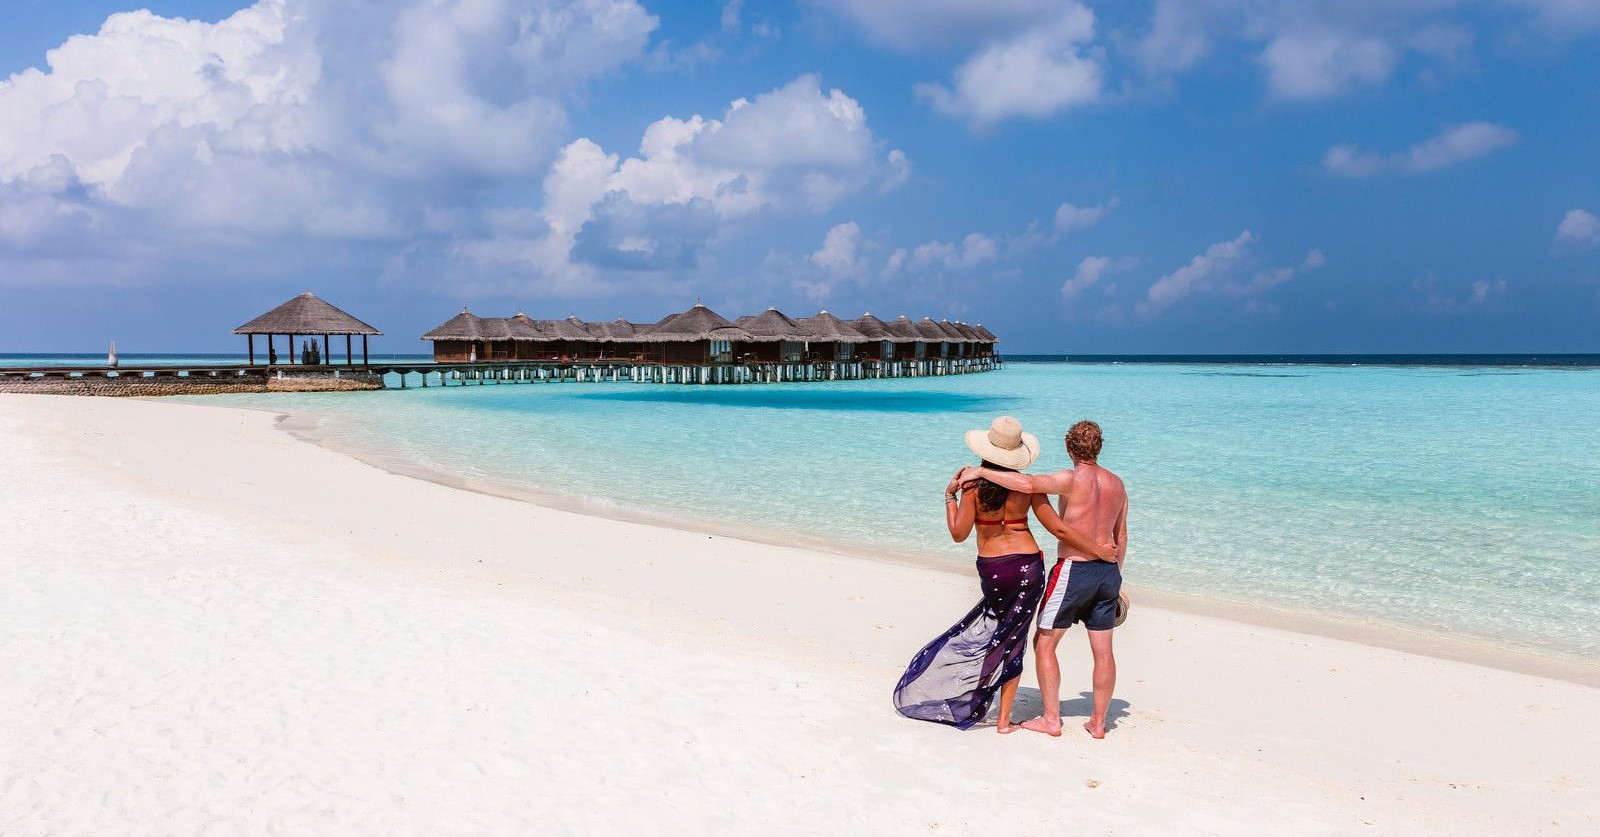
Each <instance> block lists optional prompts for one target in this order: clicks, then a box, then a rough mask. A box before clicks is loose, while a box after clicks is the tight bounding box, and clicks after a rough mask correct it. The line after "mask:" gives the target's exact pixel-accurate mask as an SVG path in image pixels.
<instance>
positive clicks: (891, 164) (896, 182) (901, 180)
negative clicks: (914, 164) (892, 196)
mask: <svg viewBox="0 0 1600 837" xmlns="http://www.w3.org/2000/svg"><path fill="white" fill-rule="evenodd" d="M887 162H888V169H887V171H886V173H885V174H884V178H883V185H882V186H879V187H878V194H880V195H882V194H886V193H888V192H892V191H894V190H895V189H898V188H900V187H901V186H904V185H906V181H908V180H910V179H911V161H910V160H908V159H906V153H905V152H904V151H901V150H900V149H898V148H896V149H892V150H891V151H890V152H889V157H888V161H887Z"/></svg>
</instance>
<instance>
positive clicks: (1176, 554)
mask: <svg viewBox="0 0 1600 837" xmlns="http://www.w3.org/2000/svg"><path fill="white" fill-rule="evenodd" d="M1125 360H1126V359H1125ZM1136 360H1141V361H1143V362H1115V361H1114V360H1107V359H1097V360H1092V361H1086V362H1038V363H1015V362H1014V363H1011V364H1009V365H1008V366H1007V367H1006V368H1005V369H1004V370H1002V371H999V372H993V373H987V374H979V375H962V376H954V377H947V378H923V379H902V380H889V381H859V382H839V383H826V384H782V385H755V386H744V387H682V386H671V385H647V384H628V383H620V384H587V383H586V384H563V385H552V384H520V385H513V384H501V385H494V384H489V385H485V386H466V387H453V386H452V387H449V388H444V389H441V388H438V387H431V388H429V389H417V388H412V389H410V390H407V391H394V390H390V391H384V392H373V393H317V394H263V395H238V396H213V397H207V398H204V399H203V400H204V401H205V402H206V403H230V404H239V405H243V406H250V407H257V408H266V409H277V410H284V411H294V412H308V413H315V414H317V415H318V416H319V417H320V420H321V421H320V427H319V431H318V432H319V433H320V434H321V435H322V436H324V437H325V438H326V440H327V441H328V442H329V443H330V444H332V445H334V446H337V447H342V448H346V449H353V450H359V451H364V452H368V453H371V454H375V455H382V456H386V457H391V458H395V459H398V460H400V461H402V462H406V463H410V464H412V465H414V466H418V467H422V468H426V469H429V470H431V471H435V472H439V473H443V474H448V475H452V476H455V477H458V478H461V479H465V480H468V481H471V482H477V483H481V484H487V485H493V486H499V487H503V488H506V489H511V490H526V491H529V492H538V493H549V492H554V493H556V494H560V495H564V496H565V497H567V498H572V499H573V500H574V501H577V502H582V503H583V504H585V505H587V506H588V507H591V508H598V509H602V510H606V511H612V512H615V513H620V514H630V515H636V516H643V517H649V518H656V519H664V520H668V521H670V522H673V523H675V524H677V525H682V526H689V527H695V526H707V527H711V528H714V529H718V530H722V531H750V532H755V533H758V534H760V535H761V536H763V537H776V538H780V539H781V538H785V537H797V538H801V539H805V540H807V541H812V542H822V543H826V544H831V545H835V546H838V547H840V548H842V549H847V550H850V551H855V552H869V553H880V554H883V555H885V556H892V557H905V556H918V557H921V558H927V559H932V560H937V561H943V562H949V563H950V564H951V565H952V566H965V564H966V562H968V561H970V560H971V558H972V555H973V546H972V544H971V543H968V544H961V545H958V544H952V543H950V540H949V537H948V535H947V534H946V533H945V530H944V512H943V494H942V492H943V488H944V486H945V483H946V481H947V480H948V479H949V477H950V476H951V474H952V473H954V471H955V470H956V469H957V468H959V467H961V466H963V465H967V464H970V463H972V462H973V461H974V457H973V456H972V454H971V453H970V452H969V451H968V450H967V449H966V447H965V446H964V445H963V443H962V433H963V432H964V431H965V430H967V429H969V428H975V427H984V426H987V424H988V423H989V421H990V420H991V419H992V418H994V417H995V416H997V415H1002V414H1009V415H1013V416H1016V417H1017V418H1019V419H1020V420H1021V421H1022V423H1023V425H1024V426H1025V427H1026V428H1027V429H1028V430H1030V431H1031V432H1034V433H1036V434H1038V435H1039V436H1040V438H1041V440H1042V442H1043V448H1044V454H1043V456H1041V458H1040V461H1039V463H1038V464H1037V466H1036V470H1054V469H1059V468H1065V467H1068V466H1069V464H1070V463H1069V461H1068V459H1067V456H1066V453H1065V450H1064V447H1063V445H1062V434H1063V433H1064V432H1065V430H1066V429H1067V427H1068V426H1070V425H1071V424H1072V423H1073V422H1074V421H1076V420H1078V419H1080V418H1092V419H1094V420H1096V421H1098V422H1099V423H1100V424H1101V426H1102V427H1103V428H1104V431H1105V437H1106V443H1105V450H1104V452H1103V454H1102V456H1101V463H1102V464H1103V465H1105V466H1106V467H1109V468H1111V469H1112V470H1114V471H1116V472H1117V473H1119V474H1121V475H1122V477H1123V478H1124V480H1125V481H1126V483H1127V486H1128V489H1129V494H1130V496H1131V505H1132V510H1131V514H1130V523H1129V531H1130V538H1129V540H1130V554H1129V560H1128V567H1127V574H1128V579H1129V581H1130V582H1131V583H1134V584H1137V585H1140V586H1143V587H1147V588H1154V589H1158V590H1164V591H1170V592H1175V593H1183V594H1191V595H1197V596H1202V597H1206V598H1209V599H1215V600H1222V601H1228V602H1236V603H1241V604H1246V605H1255V606H1262V607H1267V608H1273V609H1277V610H1281V611H1290V612H1294V613H1304V614H1309V615H1313V616H1317V617H1320V618H1323V619H1331V620H1336V621H1339V622H1343V623H1351V624H1359V625H1362V626H1378V627H1397V628H1402V629H1407V630H1410V631H1416V632H1420V633H1423V634H1429V635H1437V636H1447V637H1452V638H1456V639H1463V640H1467V641H1470V642H1475V643H1480V644H1485V645H1492V646H1495V647H1499V648H1504V649H1511V650H1520V651H1528V652H1533V653H1539V654H1545V655H1550V656H1556V657H1564V658H1571V659H1579V660H1584V661H1588V662H1596V661H1600V369H1596V368H1594V360H1593V358H1592V356H1591V358H1590V360H1589V362H1587V363H1583V362H1574V361H1571V360H1566V361H1564V362H1563V361H1562V360H1561V359H1557V360H1554V361H1552V360H1551V359H1549V358H1545V359H1540V360H1539V361H1537V362H1530V361H1529V360H1528V359H1527V358H1525V357H1523V358H1512V359H1509V360H1502V361H1501V362H1500V363H1498V364H1493V365H1491V364H1492V362H1493V361H1492V359H1484V358H1480V359H1476V360H1475V361H1474V360H1472V359H1462V358H1447V359H1444V360H1434V361H1433V363H1434V364H1447V365H1428V362H1427V361H1425V360H1421V359H1419V360H1417V361H1416V362H1415V363H1404V362H1397V363H1384V364H1373V363H1372V362H1371V361H1370V359H1360V358H1343V359H1340V358H1329V357H1326V356H1319V357H1314V358H1311V359H1305V358H1295V359H1293V360H1295V361H1298V362H1287V361H1286V360H1285V359H1283V358H1254V359H1250V360H1249V361H1248V362H1239V361H1238V360H1237V359H1209V360H1208V361H1207V362H1196V361H1193V360H1192V359H1183V360H1184V362H1173V360H1172V359H1168V362H1153V360H1152V359H1136ZM1221 361H1227V362H1221ZM0 362H3V361H0ZM441 525H448V522H447V521H444V522H441ZM1035 531H1036V532H1038V533H1041V534H1042V531H1043V530H1042V529H1041V528H1039V527H1035ZM529 537H537V532H536V531H530V532H529ZM508 548H513V549H514V548H515V545H514V544H510V545H508Z"/></svg>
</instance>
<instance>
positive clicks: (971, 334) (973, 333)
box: [955, 320, 988, 343]
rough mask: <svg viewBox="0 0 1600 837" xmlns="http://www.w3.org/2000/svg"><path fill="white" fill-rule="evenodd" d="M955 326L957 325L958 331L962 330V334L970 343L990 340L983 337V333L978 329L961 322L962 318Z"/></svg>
mask: <svg viewBox="0 0 1600 837" xmlns="http://www.w3.org/2000/svg"><path fill="white" fill-rule="evenodd" d="M955 326H956V331H959V332H961V336H962V337H964V338H966V340H967V342H968V343H985V342H988V341H986V340H984V339H983V335H981V334H979V333H978V331H977V329H975V328H973V327H972V326H969V325H967V324H966V323H964V322H961V321H960V320H956V323H955Z"/></svg>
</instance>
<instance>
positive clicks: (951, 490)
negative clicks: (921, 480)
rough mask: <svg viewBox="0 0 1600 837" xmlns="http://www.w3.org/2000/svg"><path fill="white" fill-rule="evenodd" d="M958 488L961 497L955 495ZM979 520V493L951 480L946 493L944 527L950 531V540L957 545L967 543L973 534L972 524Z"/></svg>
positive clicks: (946, 487)
mask: <svg viewBox="0 0 1600 837" xmlns="http://www.w3.org/2000/svg"><path fill="white" fill-rule="evenodd" d="M958 487H959V488H960V489H961V496H960V497H957V496H956V493H955V492H956V490H957V488H958ZM977 518H978V492H976V491H972V490H968V489H967V488H966V487H965V486H959V484H958V483H957V482H956V481H955V480H951V481H950V484H949V485H947V486H945V491H944V525H945V527H946V528H948V529H949V530H950V540H953V541H955V542H956V543H962V542H964V541H966V539H967V536H968V535H971V534H972V524H973V521H975V520H977Z"/></svg>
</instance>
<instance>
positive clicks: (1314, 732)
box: [0, 396, 1600, 837]
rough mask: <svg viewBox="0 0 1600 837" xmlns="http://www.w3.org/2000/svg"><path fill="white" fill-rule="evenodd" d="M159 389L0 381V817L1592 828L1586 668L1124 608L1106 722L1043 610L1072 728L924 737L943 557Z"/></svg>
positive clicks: (961, 591) (711, 826)
mask: <svg viewBox="0 0 1600 837" xmlns="http://www.w3.org/2000/svg"><path fill="white" fill-rule="evenodd" d="M195 406H197V405H193V404H177V403H172V402H170V401H167V402H162V401H154V400H145V401H141V400H127V399H73V398H66V397H55V398H52V397H38V396H29V397H22V396H0V461H4V462H6V463H7V466H8V468H9V471H8V475H9V476H10V477H11V478H10V479H7V480H0V507H5V508H6V509H7V510H8V511H9V512H11V514H12V515H13V517H14V519H15V520H17V521H21V522H22V524H21V525H14V526H9V527H0V573H4V574H5V575H6V577H7V579H8V583H9V584H10V585H11V588H12V599H11V600H12V602H13V606H12V607H10V608H6V609H0V634H4V635H6V636H7V637H8V643H7V649H8V651H10V652H12V654H13V659H14V662H15V664H16V665H15V666H14V668H15V671H16V674H17V676H15V677H12V678H7V679H5V680H0V736H4V737H5V738H6V740H7V741H8V744H9V746H8V747H7V748H4V749H0V809H4V810H5V811H6V817H7V819H6V826H5V828H4V830H7V831H8V833H9V832H10V831H16V832H17V833H18V834H54V833H150V832H161V833H167V832H171V833H200V832H202V831H208V830H215V831H220V832H225V833H268V832H285V833H350V832H357V831H360V832H372V831H380V832H383V833H394V834H412V833H438V832H440V831H441V830H445V831H448V830H457V831H459V830H469V831H473V832H475V833H504V832H517V833H548V832H552V831H559V832H568V833H628V834H641V833H679V832H690V831H693V832H695V833H700V832H710V833H726V832H737V831H741V830H742V831H748V830H750V829H751V828H752V827H753V825H755V824H762V825H766V826H769V827H768V828H767V830H769V831H770V830H779V831H784V832H785V833H796V834H815V833H827V832H829V831H835V830H837V829H838V828H839V826H840V825H841V824H846V823H848V824H850V826H851V827H853V828H854V829H855V830H859V831H865V832H869V833H911V832H928V833H959V834H965V833H989V832H991V831H994V830H996V829H1003V830H1006V831H1015V832H1016V833H1044V832H1053V831H1056V830H1059V829H1066V828H1073V829H1077V830H1088V831H1091V832H1094V833H1115V834H1236V835H1240V836H1241V837H1254V836H1255V835H1260V836H1261V837H1268V835H1274V836H1275V835H1279V834H1284V833H1293V834H1308V835H1310V834H1328V835H1333V834H1349V833H1356V832H1369V833H1375V834H1385V835H1433V834H1446V833H1447V834H1460V835H1480V834H1481V835H1485V837H1489V836H1490V835H1500V834H1507V833H1511V834H1529V835H1533V834H1549V835H1561V834H1573V833H1589V832H1590V831H1592V830H1593V829H1594V828H1595V827H1596V826H1597V825H1600V814H1597V813H1596V812H1595V811H1594V810H1593V806H1592V804H1590V802H1589V800H1591V799H1592V798H1593V795H1594V782H1595V777H1597V776H1600V725H1597V724H1596V723H1595V722H1594V721H1593V719H1594V718H1595V717H1600V689H1597V688H1594V687H1590V686H1585V685H1581V684H1578V683H1574V682H1569V681H1566V680H1560V679H1552V678H1549V677H1540V676H1531V675H1526V674H1520V673H1516V672H1513V671H1508V670H1503V669H1498V668H1491V667H1486V666H1483V665H1477V664H1469V663H1465V662H1457V661H1452V660H1448V659H1442V658H1439V657H1432V656H1425V655H1421V654H1413V653H1407V652H1402V651H1395V650H1389V649H1386V648H1382V647H1377V646H1372V645H1365V644H1361V643H1358V642H1350V641H1344V640H1339V639H1331V638H1327V637H1323V636H1317V635H1314V634H1307V633H1299V632H1292V631H1287V630H1280V629H1275V628H1270V627H1253V626H1251V625H1248V624H1245V623H1242V622H1237V621H1232V620H1230V619H1226V618H1218V617H1208V616H1198V615H1189V614H1186V613H1184V612H1182V611H1179V610H1169V609H1166V608H1164V607H1160V606H1156V605H1155V604H1154V603H1153V602H1152V603H1151V604H1148V605H1138V604H1136V607H1135V609H1136V611H1137V612H1136V613H1135V614H1134V615H1133V618H1131V619H1130V620H1129V621H1128V623H1127V624H1126V625H1124V626H1123V627H1122V628H1121V629H1120V630H1118V631H1117V637H1116V644H1117V656H1118V662H1119V664H1120V666H1121V667H1122V671H1121V672H1120V677H1119V680H1118V684H1117V690H1116V698H1115V700H1114V701H1113V703H1112V705H1111V708H1112V715H1111V718H1112V723H1113V728H1112V734H1111V735H1108V736H1107V738H1106V739H1105V740H1104V741H1095V740H1093V739H1090V738H1089V737H1088V736H1087V735H1082V734H1079V733H1076V732H1073V730H1075V728H1076V724H1077V723H1078V722H1079V721H1080V720H1082V718H1083V717H1085V716H1087V714H1088V712H1089V692H1088V691H1087V689H1088V687H1089V685H1090V672H1089V651H1088V648H1087V643H1085V642H1084V641H1083V634H1082V632H1081V631H1080V632H1077V634H1076V638H1075V639H1069V641H1067V642H1064V643H1062V663H1063V667H1064V673H1065V681H1064V683H1063V686H1064V689H1063V693H1062V695H1061V697H1062V698H1063V699H1064V700H1063V701H1062V706H1061V710H1062V714H1063V718H1064V719H1069V720H1070V723H1069V727H1068V731H1069V733H1072V734H1068V735H1064V736H1063V737H1062V738H1059V739H1055V738H1049V737H1047V736H1043V735H1031V734H1019V735H1009V736H1000V735H995V734H994V727H993V726H992V725H988V726H981V727H978V728H976V729H974V730H971V731H968V732H964V733H963V732H955V731H952V730H950V729H949V728H947V727H942V726H939V725H934V724H925V723H918V722H915V721H910V720H906V719H904V718H900V717H898V716H896V715H895V714H894V712H893V710H892V709H891V707H890V702H889V694H890V691H891V689H892V686H893V684H894V682H895V680H896V678H897V677H899V675H900V673H901V672H902V671H903V670H904V667H905V665H906V661H907V659H909V658H911V657H912V656H913V655H914V654H915V653H916V649H917V648H918V647H921V646H922V645H923V644H925V643H926V642H927V640H928V639H929V637H930V636H937V635H938V634H939V632H941V631H944V630H945V629H946V627H947V626H948V625H949V623H950V620H951V619H955V618H959V616H960V615H961V614H962V613H965V612H967V611H968V610H969V609H970V608H971V607H972V603H973V600H974V597H975V593H976V590H975V589H974V588H975V586H976V585H975V584H974V580H973V579H972V578H971V575H970V574H969V573H961V572H956V571H955V568H948V571H940V572H929V571H927V568H924V567H918V566H909V565H904V564H897V563H891V562H888V561H883V560H860V559H858V558H854V557H847V556H843V555H838V554H834V553H827V552H819V551H816V550H812V549H805V548H800V547H795V546H769V545H764V544H759V543H753V542H750V541H747V540H739V539H732V538H724V537H720V536H715V535H706V534H700V533H695V532H690V531H686V530H681V529H669V528H664V527H660V526H654V525H641V524H639V523H632V522H618V521H614V520H608V519H605V518H603V517H597V516H594V515H591V514H574V513H572V512H568V511H562V510H557V509H549V508H545V507H541V506H538V505H534V504H531V503H528V502H525V501H520V500H513V499H507V498H501V497H495V496H490V495H485V494H482V493H479V492H473V491H462V490H459V488H457V487H454V486H444V485H440V484H437V483H434V482H430V481H427V480H422V479H417V478H414V477H411V476H406V475H397V474H394V473H390V472H388V471H385V470H383V469H381V468H379V467H374V466H373V465H370V464H367V463H365V462H362V461H360V460H358V459H355V458H353V457H351V456H349V455H347V454H344V453H340V452H336V451H334V450H331V449H329V448H327V447H324V446H322V445H317V444H311V443H308V442H307V441H306V440H304V439H300V438H296V437H294V436H292V435H290V434H289V433H286V432H283V429H284V428H282V427H281V426H280V424H281V423H280V421H279V419H278V418H277V417H276V416H275V415H274V414H273V413H272V412H268V411H260V410H249V409H241V408H237V407H231V408H229V407H222V406H221V405H218V406H216V407H212V408H211V409H204V410H199V409H193V407H195ZM207 406H208V405H207ZM941 569H946V568H941ZM1147 599H1148V597H1143V598H1141V601H1146V600H1147ZM1030 656H1031V655H1030ZM1029 663H1031V660H1030V661H1029ZM1022 677H1023V683H1022V684H1021V688H1020V689H1019V694H1018V709H1017V715H1016V716H1015V718H1016V719H1018V720H1020V719H1021V718H1026V717H1031V716H1032V715H1033V714H1037V713H1038V712H1040V710H1041V709H1042V706H1043V704H1042V698H1041V696H1040V695H1039V692H1038V690H1037V689H1036V688H1035V686H1034V685H1033V684H1034V680H1033V672H1031V670H1030V668H1029V667H1025V668H1024V670H1023V673H1022ZM974 765H980V766H982V769H980V770H976V771H975V770H974V769H973V768H974ZM19 779H20V780H19ZM107 788H112V789H114V790H113V791H112V792H109V793H108V792H107V790H106V789H107ZM619 789H627V790H626V792H623V793H620V794H619V793H617V791H618V790H619ZM597 800H604V804H598V805H597V804H595V803H596V801H597ZM996 800H1004V804H996ZM758 830H759V829H758Z"/></svg>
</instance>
